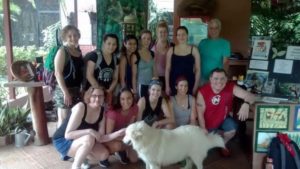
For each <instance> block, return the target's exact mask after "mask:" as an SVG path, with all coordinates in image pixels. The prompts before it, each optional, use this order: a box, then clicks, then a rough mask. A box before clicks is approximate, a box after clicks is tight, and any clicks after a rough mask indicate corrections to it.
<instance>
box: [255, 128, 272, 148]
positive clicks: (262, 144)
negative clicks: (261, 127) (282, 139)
mask: <svg viewBox="0 0 300 169" xmlns="http://www.w3.org/2000/svg"><path fill="white" fill-rule="evenodd" d="M276 134H277V133H276V132H275V131H257V132H256V140H255V151H256V152H258V153H266V152H267V151H268V147H269V145H270V143H271V140H272V138H274V137H276Z"/></svg>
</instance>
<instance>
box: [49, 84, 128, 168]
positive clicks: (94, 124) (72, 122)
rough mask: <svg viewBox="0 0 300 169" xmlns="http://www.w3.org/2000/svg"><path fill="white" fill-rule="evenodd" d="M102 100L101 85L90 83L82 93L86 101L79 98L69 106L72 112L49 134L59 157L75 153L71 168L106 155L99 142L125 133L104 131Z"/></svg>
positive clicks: (71, 155)
mask: <svg viewBox="0 0 300 169" xmlns="http://www.w3.org/2000/svg"><path fill="white" fill-rule="evenodd" d="M103 103H104V90H103V88H101V87H99V88H93V87H90V88H89V89H88V90H87V92H86V93H85V102H79V103H77V104H76V105H75V106H74V107H73V108H72V109H71V111H72V113H70V114H69V116H68V117H67V118H66V119H65V120H64V122H63V124H62V125H61V126H60V127H59V128H58V129H57V130H56V131H55V133H54V135H53V137H52V140H53V145H54V147H55V148H56V149H57V151H58V152H59V153H60V154H61V156H62V158H66V157H74V161H73V164H72V169H80V166H81V164H82V163H83V161H84V160H85V159H89V160H97V161H100V160H104V159H106V158H107V157H108V155H109V152H108V150H107V148H106V147H105V146H104V145H103V144H102V143H103V142H107V141H110V140H113V139H115V138H117V137H120V136H123V135H124V131H125V130H119V131H118V132H115V133H113V134H109V135H104V134H105V118H103V113H104V108H103Z"/></svg>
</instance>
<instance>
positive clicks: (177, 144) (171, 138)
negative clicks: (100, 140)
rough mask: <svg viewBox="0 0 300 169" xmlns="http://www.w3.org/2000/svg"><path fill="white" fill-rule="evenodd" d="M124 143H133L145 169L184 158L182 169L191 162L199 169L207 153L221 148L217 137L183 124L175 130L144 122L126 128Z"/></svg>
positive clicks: (151, 168)
mask: <svg viewBox="0 0 300 169" xmlns="http://www.w3.org/2000/svg"><path fill="white" fill-rule="evenodd" d="M123 142H124V143H125V144H130V143H131V144H132V146H133V148H134V150H135V151H136V152H137V153H138V155H139V157H140V158H141V159H142V160H143V161H144V162H145V164H146V168H147V169H160V167H161V166H167V165H170V164H174V163H177V162H180V161H182V160H184V159H187V165H186V166H185V168H189V167H191V165H192V163H191V161H190V159H191V160H192V161H193V162H194V164H195V165H196V166H197V169H202V168H203V166H202V162H203V160H204V159H205V157H206V155H207V151H208V150H209V149H211V148H213V147H224V141H223V139H222V138H221V137H220V136H219V135H216V134H208V135H206V134H205V133H204V132H203V130H202V129H201V128H199V127H196V126H192V125H186V126H181V127H178V128H176V129H174V130H167V129H155V128H152V127H150V126H148V125H147V124H146V123H145V122H144V121H140V122H136V123H133V124H131V125H129V126H128V127H127V128H126V135H125V137H124V139H123Z"/></svg>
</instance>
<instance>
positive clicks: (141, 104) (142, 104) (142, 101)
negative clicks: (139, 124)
mask: <svg viewBox="0 0 300 169" xmlns="http://www.w3.org/2000/svg"><path fill="white" fill-rule="evenodd" d="M137 105H138V108H139V111H138V116H137V121H141V120H142V117H143V112H144V110H145V106H146V100H145V97H142V98H140V99H139V101H138V104H137Z"/></svg>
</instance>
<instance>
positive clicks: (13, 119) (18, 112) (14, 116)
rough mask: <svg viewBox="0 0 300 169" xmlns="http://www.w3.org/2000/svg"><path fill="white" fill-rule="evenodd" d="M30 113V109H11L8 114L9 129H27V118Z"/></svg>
mask: <svg viewBox="0 0 300 169" xmlns="http://www.w3.org/2000/svg"><path fill="white" fill-rule="evenodd" d="M29 113H30V109H24V108H19V107H17V108H11V109H10V111H9V114H10V122H9V123H10V129H11V130H15V129H16V128H27V126H28V122H27V116H28V115H29Z"/></svg>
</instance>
